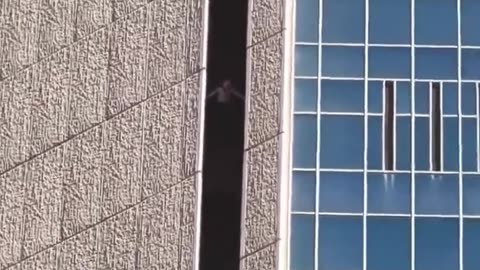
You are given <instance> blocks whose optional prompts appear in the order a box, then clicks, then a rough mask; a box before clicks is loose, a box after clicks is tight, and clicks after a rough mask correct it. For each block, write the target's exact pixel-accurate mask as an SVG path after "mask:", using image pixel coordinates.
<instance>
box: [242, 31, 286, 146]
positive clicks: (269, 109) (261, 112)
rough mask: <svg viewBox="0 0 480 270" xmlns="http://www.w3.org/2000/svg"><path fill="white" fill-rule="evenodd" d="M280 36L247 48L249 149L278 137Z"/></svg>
mask: <svg viewBox="0 0 480 270" xmlns="http://www.w3.org/2000/svg"><path fill="white" fill-rule="evenodd" d="M282 42H283V35H282V33H279V34H276V35H275V36H273V37H271V38H269V39H267V40H265V41H263V42H260V43H258V44H257V45H256V46H253V47H251V48H249V52H248V55H249V57H250V59H251V60H253V61H252V62H251V67H250V68H251V69H250V78H249V79H250V86H249V87H250V88H249V89H250V93H249V97H250V99H249V100H248V101H247V102H248V103H249V104H248V106H247V108H249V110H248V112H247V117H248V129H247V135H248V143H247V145H246V147H252V146H255V145H257V144H259V143H262V142H264V141H266V140H267V139H269V138H272V137H273V136H276V135H278V134H279V133H280V121H281V119H280V114H281V113H280V112H281V100H280V93H281V90H282V72H283V71H282V58H283V46H282Z"/></svg>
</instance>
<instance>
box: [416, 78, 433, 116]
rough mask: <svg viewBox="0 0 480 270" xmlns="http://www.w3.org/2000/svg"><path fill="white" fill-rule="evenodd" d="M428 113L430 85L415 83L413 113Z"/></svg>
mask: <svg viewBox="0 0 480 270" xmlns="http://www.w3.org/2000/svg"><path fill="white" fill-rule="evenodd" d="M429 112H430V84H429V83H426V82H419V83H415V113H416V114H428V113H429Z"/></svg>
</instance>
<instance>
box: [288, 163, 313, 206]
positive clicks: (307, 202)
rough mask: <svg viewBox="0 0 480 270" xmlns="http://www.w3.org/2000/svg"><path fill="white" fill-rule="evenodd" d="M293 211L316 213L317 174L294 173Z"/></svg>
mask: <svg viewBox="0 0 480 270" xmlns="http://www.w3.org/2000/svg"><path fill="white" fill-rule="evenodd" d="M292 178H293V179H292V193H293V194H292V210H293V211H303V212H314V211H315V191H316V180H315V172H299V171H295V172H293V177H292Z"/></svg>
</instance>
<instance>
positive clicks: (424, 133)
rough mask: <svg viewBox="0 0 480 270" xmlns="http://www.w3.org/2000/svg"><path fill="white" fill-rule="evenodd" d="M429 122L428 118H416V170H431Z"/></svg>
mask: <svg viewBox="0 0 480 270" xmlns="http://www.w3.org/2000/svg"><path fill="white" fill-rule="evenodd" d="M428 138H429V121H428V118H427V117H415V169H416V170H428V169H429V168H430V153H429V151H430V145H429V139H428Z"/></svg>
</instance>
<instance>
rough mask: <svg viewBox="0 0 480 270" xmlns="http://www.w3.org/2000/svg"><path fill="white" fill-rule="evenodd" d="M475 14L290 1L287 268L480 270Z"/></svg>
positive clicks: (473, 1)
mask: <svg viewBox="0 0 480 270" xmlns="http://www.w3.org/2000/svg"><path fill="white" fill-rule="evenodd" d="M479 14H480V1H478V0H296V28H295V29H296V30H295V31H296V33H295V63H294V75H295V83H294V84H295V86H294V89H293V90H294V94H293V96H294V102H293V103H294V116H293V120H294V128H293V145H292V151H293V161H292V166H293V168H292V181H291V187H292V192H291V193H292V195H291V196H292V198H291V202H292V203H291V209H290V210H291V227H290V228H291V237H290V269H292V270H310V269H312V270H313V269H314V270H383V269H388V270H407V269H408V270H432V269H435V270H478V269H480V165H479V164H480V159H479V153H480V134H479V126H480V112H479V107H480V106H479V104H480V102H479V100H480V93H479V91H480V30H479V29H480V15H479Z"/></svg>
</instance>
